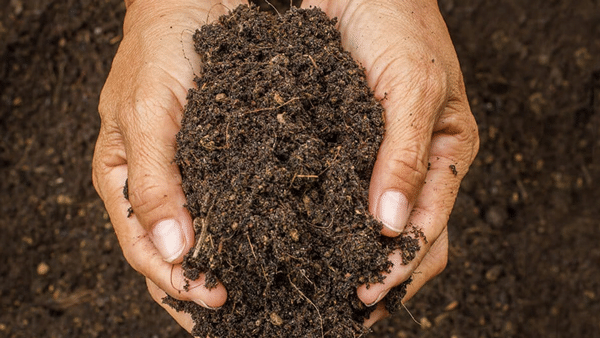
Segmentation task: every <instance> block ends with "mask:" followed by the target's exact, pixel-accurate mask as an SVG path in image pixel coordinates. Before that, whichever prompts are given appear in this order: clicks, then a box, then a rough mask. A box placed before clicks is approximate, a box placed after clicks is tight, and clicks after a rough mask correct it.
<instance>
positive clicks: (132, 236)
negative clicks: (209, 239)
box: [97, 165, 227, 308]
mask: <svg viewBox="0 0 600 338" xmlns="http://www.w3.org/2000/svg"><path fill="white" fill-rule="evenodd" d="M126 177H127V166H126V165H120V166H117V167H113V168H111V169H110V170H107V171H106V175H105V176H99V177H98V179H97V182H98V183H97V184H98V186H99V190H100V191H102V198H103V200H104V202H105V206H106V208H107V211H108V213H109V215H110V216H111V222H112V224H113V227H114V229H115V232H116V234H117V238H118V239H119V244H120V245H121V248H122V249H123V254H124V256H125V258H126V259H127V261H128V262H129V264H130V265H131V266H132V267H133V268H134V269H135V270H136V271H138V272H140V273H141V274H143V275H144V276H146V277H147V278H149V279H151V280H152V281H153V282H154V283H155V284H156V285H158V287H160V288H161V289H162V290H164V291H165V292H167V293H168V294H169V295H170V296H172V297H174V298H176V299H180V300H188V301H193V302H196V303H197V304H199V305H202V306H205V307H208V308H217V307H219V306H221V305H223V304H224V303H225V300H226V298H227V291H226V290H225V288H224V287H223V285H222V284H218V285H217V286H216V287H215V288H213V289H211V290H209V289H207V288H206V287H205V286H204V284H205V280H204V275H201V276H200V278H198V279H197V280H195V281H187V280H186V279H185V278H184V277H183V270H182V268H181V265H180V264H176V265H173V264H170V263H168V262H165V261H164V259H163V258H162V255H161V254H160V252H159V251H158V249H157V248H156V247H155V246H154V244H153V243H152V241H151V240H150V238H149V234H148V232H147V231H146V229H145V228H144V227H143V226H142V225H141V224H140V222H139V221H138V219H137V217H136V216H135V214H134V215H132V216H131V217H127V212H126V210H127V208H128V206H129V202H128V201H127V200H126V199H125V198H124V196H123V188H122V185H121V182H124V180H125V179H126ZM186 283H189V287H188V288H187V290H186V288H185V285H186Z"/></svg>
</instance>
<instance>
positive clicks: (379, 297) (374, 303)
mask: <svg viewBox="0 0 600 338" xmlns="http://www.w3.org/2000/svg"><path fill="white" fill-rule="evenodd" d="M388 292H390V290H385V291H383V292H381V293H380V294H379V296H378V297H377V299H376V300H375V301H374V302H373V303H371V304H367V306H368V307H371V306H374V305H377V303H379V302H380V301H381V300H382V299H383V297H385V296H387V294H388Z"/></svg>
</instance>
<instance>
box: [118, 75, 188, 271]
mask: <svg viewBox="0 0 600 338" xmlns="http://www.w3.org/2000/svg"><path fill="white" fill-rule="evenodd" d="M173 86H176V84H174V83H170V82H169V80H167V79H165V80H164V81H162V82H161V83H160V84H158V85H156V87H151V88H150V89H140V90H138V92H137V93H136V97H138V98H139V99H138V100H136V101H137V102H136V103H135V105H133V107H134V108H133V109H132V110H131V111H126V110H125V111H123V112H121V113H120V114H119V115H118V116H119V118H118V119H119V125H120V126H121V129H122V131H123V135H124V141H125V142H124V144H125V149H126V153H127V167H128V188H129V201H130V203H131V207H132V209H133V212H134V214H135V217H136V218H137V219H138V220H139V222H140V224H141V225H142V226H143V227H144V229H146V230H147V231H148V234H149V236H150V239H151V240H152V242H153V243H154V245H155V247H156V249H158V251H159V252H160V254H161V256H162V257H163V259H164V260H165V261H167V262H170V263H172V262H181V260H182V258H183V255H184V254H185V253H186V252H187V251H189V249H190V248H191V247H192V245H193V241H194V232H193V227H192V220H191V217H190V215H189V213H188V211H187V209H186V208H185V206H184V205H185V203H186V200H185V196H184V194H183V191H182V188H181V176H180V174H179V169H178V167H177V165H176V164H175V163H174V158H175V147H176V140H175V135H176V134H177V132H178V131H179V129H180V125H179V121H180V120H181V110H182V105H181V103H180V101H179V99H178V98H177V97H176V96H175V95H174V94H173V93H172V92H171V91H170V89H168V88H172V87H173ZM142 91H143V92H142ZM154 98H161V102H158V101H155V99H154Z"/></svg>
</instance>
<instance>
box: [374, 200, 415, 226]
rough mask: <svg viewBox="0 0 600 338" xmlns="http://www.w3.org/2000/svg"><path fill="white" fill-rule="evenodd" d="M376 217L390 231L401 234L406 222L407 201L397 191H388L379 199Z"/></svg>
mask: <svg viewBox="0 0 600 338" xmlns="http://www.w3.org/2000/svg"><path fill="white" fill-rule="evenodd" d="M377 216H378V218H379V220H380V221H381V222H382V223H383V225H385V226H386V227H387V228H389V229H390V230H392V231H395V232H402V230H403V229H404V226H405V225H406V221H407V220H408V199H407V198H406V196H404V194H403V193H401V192H399V191H397V190H388V191H386V192H384V193H383V195H381V197H380V198H379V204H378V210H377Z"/></svg>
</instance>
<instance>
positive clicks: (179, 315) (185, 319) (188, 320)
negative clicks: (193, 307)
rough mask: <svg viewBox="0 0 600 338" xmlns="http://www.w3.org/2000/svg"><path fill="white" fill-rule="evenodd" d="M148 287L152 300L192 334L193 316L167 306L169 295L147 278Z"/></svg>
mask: <svg viewBox="0 0 600 338" xmlns="http://www.w3.org/2000/svg"><path fill="white" fill-rule="evenodd" d="M146 285H147V286H148V292H150V296H152V299H154V301H155V302H157V303H158V304H160V306H162V308H163V309H165V310H166V311H167V312H168V313H169V314H170V315H171V317H173V318H174V319H175V320H176V321H177V323H178V324H179V325H180V326H181V327H183V328H184V329H185V330H186V331H187V332H189V333H191V332H192V329H193V328H194V320H193V319H192V316H191V315H190V314H189V313H186V312H178V311H177V310H175V309H174V308H172V307H171V306H169V305H167V304H165V303H164V302H163V299H164V298H165V297H166V296H167V294H166V293H165V292H164V291H163V290H161V289H160V288H159V287H158V285H156V284H154V283H153V282H152V281H151V280H150V279H148V278H146Z"/></svg>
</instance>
